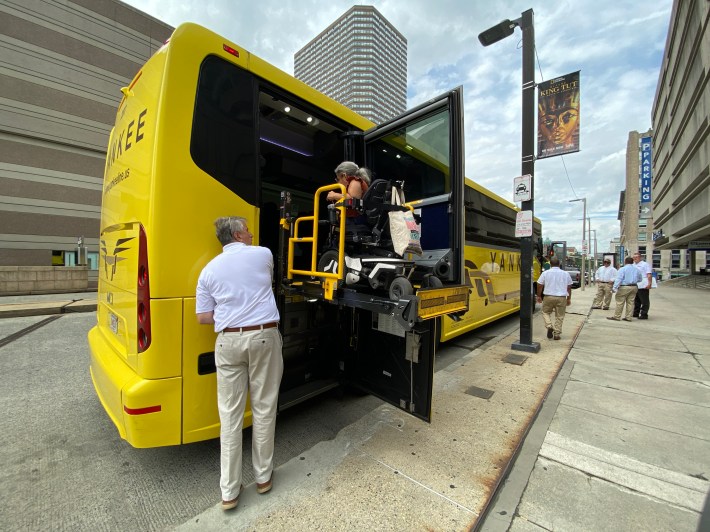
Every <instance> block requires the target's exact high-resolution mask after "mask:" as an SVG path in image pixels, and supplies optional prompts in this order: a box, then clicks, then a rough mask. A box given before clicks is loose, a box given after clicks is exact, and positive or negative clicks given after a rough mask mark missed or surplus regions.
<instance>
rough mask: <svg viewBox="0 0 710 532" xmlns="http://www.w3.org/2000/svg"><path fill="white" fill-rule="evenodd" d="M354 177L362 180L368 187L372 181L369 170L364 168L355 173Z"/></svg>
mask: <svg viewBox="0 0 710 532" xmlns="http://www.w3.org/2000/svg"><path fill="white" fill-rule="evenodd" d="M355 175H356V176H358V177H359V178H360V179H362V180H363V181H364V182H365V183H367V184H368V185H369V184H370V181H371V180H372V177H371V176H370V170H368V169H367V168H365V167H364V166H363V167H362V168H360V169H359V170H358V171H357V172H355Z"/></svg>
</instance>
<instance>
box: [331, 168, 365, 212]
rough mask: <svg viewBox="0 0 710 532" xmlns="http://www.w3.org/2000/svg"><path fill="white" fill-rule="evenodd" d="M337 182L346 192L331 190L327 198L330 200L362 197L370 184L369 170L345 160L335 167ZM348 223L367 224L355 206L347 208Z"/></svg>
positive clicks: (336, 200)
mask: <svg viewBox="0 0 710 532" xmlns="http://www.w3.org/2000/svg"><path fill="white" fill-rule="evenodd" d="M335 182H336V183H340V184H341V185H343V186H344V187H345V194H342V193H340V192H338V191H335V190H331V191H330V192H328V195H327V196H326V199H327V200H328V201H333V202H336V203H337V202H339V201H341V200H344V199H348V198H353V199H362V197H363V196H364V195H365V192H367V189H368V188H369V185H370V178H369V171H368V170H367V169H366V168H359V167H358V165H356V164H355V163H353V162H351V161H343V162H342V163H340V164H339V165H338V167H337V168H336V169H335ZM345 216H346V218H347V219H346V223H348V222H349V223H356V224H361V225H362V224H365V223H366V220H365V219H364V217H363V216H362V215H361V213H360V212H359V211H357V210H356V209H353V208H348V209H347V210H346V214H345Z"/></svg>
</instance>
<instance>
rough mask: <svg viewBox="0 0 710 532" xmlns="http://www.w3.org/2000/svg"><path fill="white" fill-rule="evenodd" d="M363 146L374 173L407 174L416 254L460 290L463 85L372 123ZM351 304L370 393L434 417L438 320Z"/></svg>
mask: <svg viewBox="0 0 710 532" xmlns="http://www.w3.org/2000/svg"><path fill="white" fill-rule="evenodd" d="M362 148H363V149H364V161H365V165H366V166H368V167H369V168H370V169H371V170H372V171H373V173H374V177H375V178H379V179H391V180H399V181H403V182H404V193H405V197H406V200H407V201H408V202H413V203H414V204H415V212H416V213H417V214H419V215H420V216H421V243H422V248H423V249H424V255H423V256H422V257H419V258H418V259H416V260H418V261H423V262H426V261H429V262H430V263H431V267H433V268H435V270H436V272H437V276H438V277H439V278H440V279H442V280H443V287H442V288H444V289H451V291H450V292H449V293H451V294H453V293H454V290H458V291H459V292H458V294H460V293H461V292H460V290H461V286H462V285H463V283H464V279H463V243H464V242H463V240H464V239H463V212H464V209H463V184H464V145H463V95H462V89H461V88H460V87H459V88H457V89H454V90H452V91H450V92H448V93H446V94H444V95H442V96H440V97H439V98H436V99H433V100H430V101H429V102H427V103H426V104H424V105H421V106H419V107H417V108H415V109H412V110H410V111H408V112H407V113H405V114H404V115H402V116H400V117H398V118H395V119H393V120H391V121H389V122H387V123H384V124H381V125H379V126H376V127H374V128H372V129H370V130H368V131H366V132H365V135H364V147H362ZM359 151H360V150H358V149H355V150H354V152H355V153H358V152H359ZM455 287H456V288H455ZM417 295H418V296H421V291H420V292H418V293H417ZM445 297H454V296H448V295H445ZM420 303H421V302H420ZM351 312H352V315H351V316H350V323H349V330H350V340H349V342H350V351H351V353H352V359H351V360H350V364H351V367H350V368H349V369H350V372H349V373H350V375H349V376H350V378H351V379H352V380H353V381H354V383H355V384H356V385H357V386H359V387H361V388H362V389H364V390H366V391H368V392H369V393H372V394H373V395H376V396H378V397H380V398H381V399H383V400H385V401H387V402H388V403H390V404H392V405H394V406H396V407H398V408H401V409H402V410H405V411H407V412H409V413H410V414H412V415H414V416H416V417H418V418H420V419H423V420H425V421H431V403H432V389H433V381H434V354H435V345H436V334H437V328H436V322H437V320H436V319H425V320H423V321H418V322H417V323H415V324H414V327H413V328H412V329H411V330H406V329H405V328H403V327H402V326H401V325H400V324H399V323H398V322H397V320H395V319H394V318H393V317H392V315H391V313H387V312H381V311H369V310H364V309H360V308H354V309H352V311H351Z"/></svg>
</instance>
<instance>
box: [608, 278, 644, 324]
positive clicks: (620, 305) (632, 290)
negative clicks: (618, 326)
mask: <svg viewBox="0 0 710 532" xmlns="http://www.w3.org/2000/svg"><path fill="white" fill-rule="evenodd" d="M636 292H638V287H637V286H636V285H632V286H620V287H619V289H618V290H617V291H616V309H614V317H615V318H616V319H617V320H618V319H621V313H622V312H623V310H624V304H626V316H625V319H627V320H629V321H631V317H632V316H633V314H634V299H635V298H636Z"/></svg>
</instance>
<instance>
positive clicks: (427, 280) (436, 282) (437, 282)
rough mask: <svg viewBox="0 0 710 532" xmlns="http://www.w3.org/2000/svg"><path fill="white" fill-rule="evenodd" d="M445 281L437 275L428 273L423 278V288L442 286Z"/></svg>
mask: <svg viewBox="0 0 710 532" xmlns="http://www.w3.org/2000/svg"><path fill="white" fill-rule="evenodd" d="M442 286H444V283H442V282H441V279H439V278H438V277H437V276H436V275H432V274H428V275H425V276H424V277H423V278H422V288H441V287H442Z"/></svg>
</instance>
